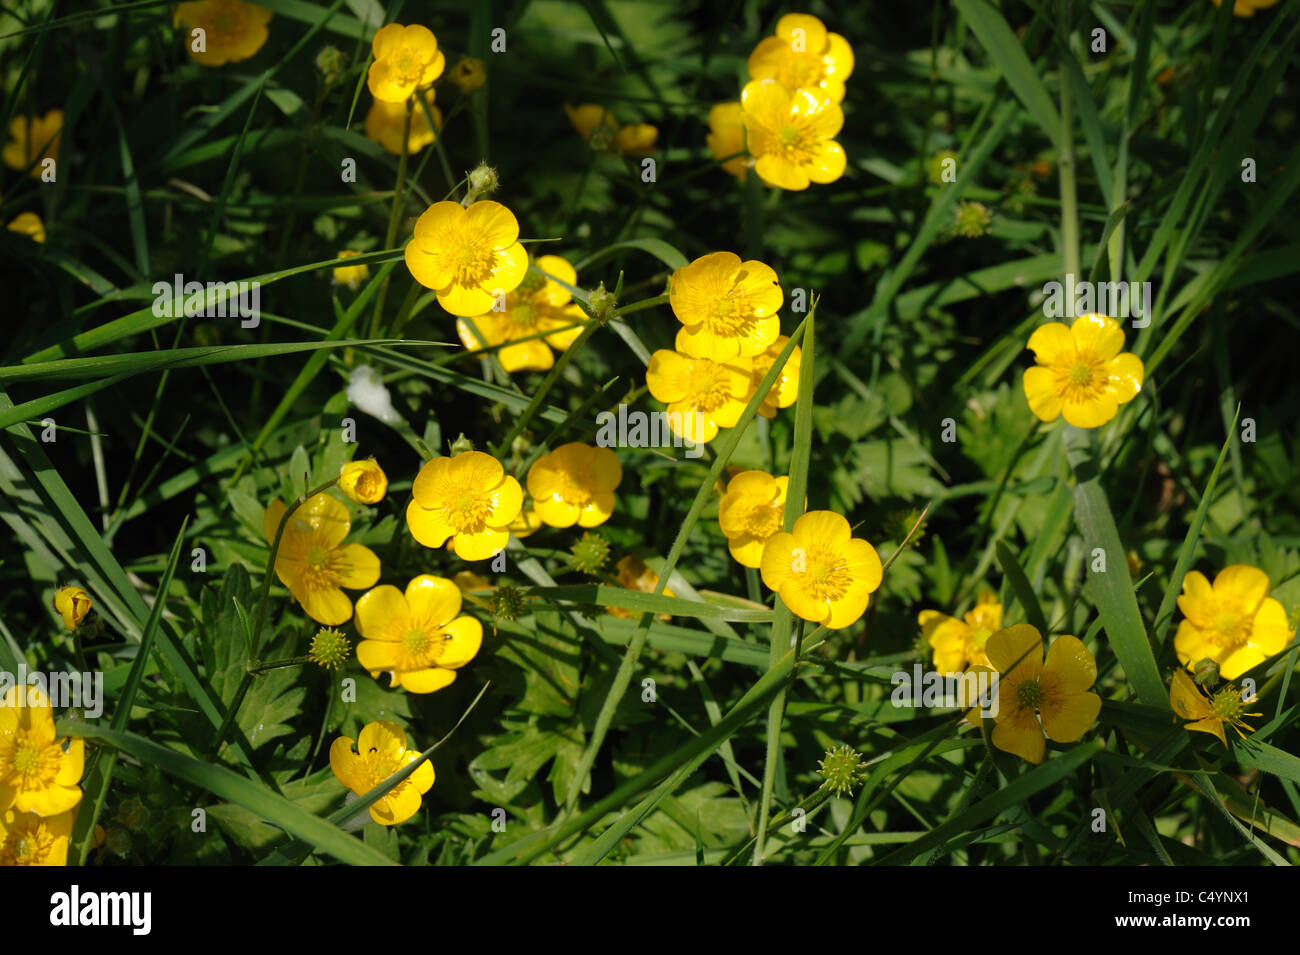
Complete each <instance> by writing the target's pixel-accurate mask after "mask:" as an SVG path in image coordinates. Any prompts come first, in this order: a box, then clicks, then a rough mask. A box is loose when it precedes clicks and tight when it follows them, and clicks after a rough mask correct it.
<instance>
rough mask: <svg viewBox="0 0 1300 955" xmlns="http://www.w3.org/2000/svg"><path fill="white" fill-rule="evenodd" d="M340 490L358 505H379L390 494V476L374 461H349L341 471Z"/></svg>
mask: <svg viewBox="0 0 1300 955" xmlns="http://www.w3.org/2000/svg"><path fill="white" fill-rule="evenodd" d="M339 490H340V491H342V492H343V493H344V494H346V495H347V496H348V499H349V500H351V501H356V503H358V504H378V503H379V502H380V501H382V500H383V499H384V495H385V494H386V493H387V492H388V475H386V474H385V473H384V469H383V468H381V467H380V466H379V465H378V464H376V463H375V462H374V460H373V459H367V460H364V461H349V462H347V463H346V464H344V465H343V467H342V468H340V469H339Z"/></svg>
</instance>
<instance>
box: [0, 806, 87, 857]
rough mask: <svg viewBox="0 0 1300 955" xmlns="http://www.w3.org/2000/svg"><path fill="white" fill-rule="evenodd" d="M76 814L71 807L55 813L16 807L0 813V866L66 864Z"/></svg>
mask: <svg viewBox="0 0 1300 955" xmlns="http://www.w3.org/2000/svg"><path fill="white" fill-rule="evenodd" d="M76 817H77V813H76V811H75V810H68V811H67V812H61V813H59V814H58V815H55V816H38V815H37V814H36V813H34V812H19V811H18V810H16V809H8V810H6V811H4V812H0V866H18V865H44V866H61V865H67V863H68V843H69V842H70V841H71V838H72V824H73V823H74V822H75V821H76Z"/></svg>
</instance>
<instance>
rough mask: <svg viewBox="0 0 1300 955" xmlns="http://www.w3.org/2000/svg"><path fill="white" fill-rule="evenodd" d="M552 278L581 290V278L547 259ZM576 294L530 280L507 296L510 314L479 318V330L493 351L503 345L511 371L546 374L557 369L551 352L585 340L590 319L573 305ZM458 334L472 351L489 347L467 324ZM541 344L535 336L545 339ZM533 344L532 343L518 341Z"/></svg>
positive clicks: (543, 264)
mask: <svg viewBox="0 0 1300 955" xmlns="http://www.w3.org/2000/svg"><path fill="white" fill-rule="evenodd" d="M535 264H536V266H537V268H538V269H540V270H541V271H543V272H545V273H546V274H547V275H553V276H555V278H557V279H559V280H560V281H561V282H565V283H567V284H568V285H575V284H576V283H577V281H578V273H577V272H575V271H574V269H573V266H572V265H570V264H569V263H568V262H566V261H565V260H564V259H562V258H560V257H559V256H558V255H543V256H541V257H540V258H538V259H537V262H536V263H535ZM572 300H573V294H572V293H571V292H570V291H569V290H568V289H567V288H565V287H564V286H563V285H560V284H559V283H558V282H556V281H554V280H553V279H549V278H543V277H542V276H540V275H535V274H530V275H529V276H528V277H527V278H525V280H524V282H523V283H522V284H521V285H520V286H519V287H518V288H517V289H515V291H513V292H511V293H510V294H508V295H507V296H506V300H505V310H504V311H501V312H487V313H486V314H484V315H475V316H473V321H474V328H476V329H478V332H479V334H480V335H482V336H483V338H484V340H485V341H486V342H487V344H488V345H489V346H493V345H501V344H503V343H506V342H511V343H513V344H506V345H505V347H504V348H500V349H498V350H497V358H498V359H499V360H500V361H501V367H503V368H504V369H505V370H506V371H546V370H547V369H549V368H551V367H552V366H553V365H554V364H555V356H554V354H553V353H552V352H551V349H552V348H554V349H556V351H564V350H565V349H566V348H568V347H569V346H570V345H572V344H573V343H574V341H575V340H576V339H577V337H578V336H579V335H580V334H582V323H583V322H585V321H586V320H587V316H586V313H584V312H583V310H582V309H581V308H579V307H578V306H577V305H575V304H573V301H572ZM456 333H457V334H458V335H459V336H460V340H461V343H462V344H463V345H464V346H465V347H466V348H468V349H469V350H470V351H478V350H479V349H480V348H482V347H483V346H482V345H481V344H480V343H479V340H478V338H477V337H475V335H474V330H473V329H471V328H470V327H469V324H468V323H467V322H465V321H464V319H458V320H457V321H456ZM543 333H546V334H545V335H544V336H543V337H541V338H534V337H531V336H535V335H542V334H543ZM521 338H527V339H529V340H528V341H517V340H518V339H521Z"/></svg>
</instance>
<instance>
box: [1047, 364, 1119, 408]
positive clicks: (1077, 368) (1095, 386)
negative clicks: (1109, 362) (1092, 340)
mask: <svg viewBox="0 0 1300 955" xmlns="http://www.w3.org/2000/svg"><path fill="white" fill-rule="evenodd" d="M1055 371H1056V384H1057V391H1058V393H1059V394H1060V395H1061V397H1063V398H1065V400H1066V401H1074V402H1083V401H1092V400H1093V399H1095V398H1098V397H1100V396H1101V393H1102V391H1103V389H1105V387H1106V382H1107V380H1108V377H1107V375H1106V370H1105V364H1104V363H1103V362H1102V361H1101V359H1099V358H1098V357H1097V356H1096V355H1094V354H1092V353H1091V352H1088V351H1080V352H1078V353H1076V354H1075V355H1074V356H1073V357H1072V358H1070V359H1068V360H1065V361H1063V362H1062V363H1061V364H1059V365H1057V366H1056V368H1055Z"/></svg>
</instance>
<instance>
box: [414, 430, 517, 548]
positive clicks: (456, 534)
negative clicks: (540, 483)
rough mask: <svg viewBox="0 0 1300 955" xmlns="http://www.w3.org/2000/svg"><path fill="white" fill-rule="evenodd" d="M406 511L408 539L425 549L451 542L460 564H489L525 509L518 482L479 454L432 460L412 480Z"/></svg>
mask: <svg viewBox="0 0 1300 955" xmlns="http://www.w3.org/2000/svg"><path fill="white" fill-rule="evenodd" d="M411 490H412V493H413V499H412V501H411V503H410V506H408V507H407V509H406V523H407V526H409V527H410V528H411V534H412V536H414V537H415V539H416V540H417V541H419V542H420V543H421V544H423V545H424V546H425V547H441V546H442V545H443V544H444V543H446V542H447V540H448V538H450V539H452V541H453V544H452V546H453V548H454V549H455V551H456V556H457V557H459V558H460V559H461V560H487V559H488V558H489V557H491V556H492V555H493V554H495V553H496V552H497V551H499V550H501V549H502V548H503V547H505V546H506V544H507V543H508V542H509V540H510V534H509V531H508V528H509V527H510V524H511V523H512V522H513V521H514V519H515V518H516V517H518V516H519V512H520V511H521V510H522V509H523V505H524V491H523V488H521V487H520V486H519V482H518V481H516V480H515V479H514V478H513V477H511V476H510V475H508V474H506V473H505V469H504V468H503V467H502V466H501V462H500V461H498V460H497V459H496V458H494V457H492V455H490V454H484V453H483V452H482V451H465V452H463V453H461V454H458V455H456V456H455V457H452V458H446V457H443V458H434V459H433V460H432V461H429V462H428V463H427V464H425V465H424V467H422V468H420V473H419V474H418V475H416V478H415V484H414V486H413V487H412V489H411Z"/></svg>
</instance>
